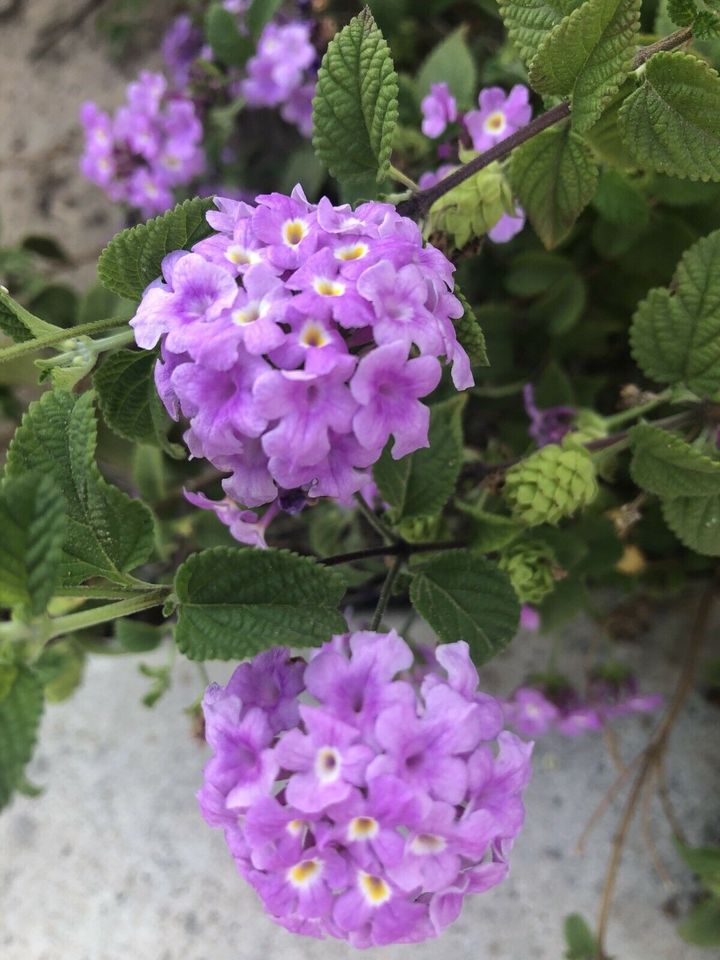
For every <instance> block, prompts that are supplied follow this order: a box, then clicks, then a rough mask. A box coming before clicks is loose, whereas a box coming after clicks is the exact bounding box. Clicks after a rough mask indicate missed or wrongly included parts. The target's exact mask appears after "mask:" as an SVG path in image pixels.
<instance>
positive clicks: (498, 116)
mask: <svg viewBox="0 0 720 960" xmlns="http://www.w3.org/2000/svg"><path fill="white" fill-rule="evenodd" d="M478 104H479V106H480V109H479V110H470V111H469V112H468V113H466V114H465V116H464V117H463V122H464V124H465V127H466V129H467V131H468V133H469V134H470V136H471V138H472V142H473V147H474V149H475V150H478V151H480V152H482V151H484V150H489V149H490V147H492V146H493V145H494V144H496V143H499V142H500V141H501V140H505V139H506V138H507V137H509V136H510V135H511V134H513V133H515V132H516V131H517V130H519V129H520V127H523V126H525V124H526V123H528V122H529V121H530V117H531V116H532V107H531V106H530V91H529V90H528V88H527V87H526V86H524V85H523V84H521V83H516V84H515V86H514V87H513V88H512V90H511V91H510V93H508V94H506V93H505V91H504V90H503V89H502V88H501V87H486V88H485V89H484V90H481V91H480V95H479V96H478Z"/></svg>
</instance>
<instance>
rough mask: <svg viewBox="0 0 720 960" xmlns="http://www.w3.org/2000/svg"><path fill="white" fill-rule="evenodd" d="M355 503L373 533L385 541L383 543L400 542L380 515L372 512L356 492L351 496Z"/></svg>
mask: <svg viewBox="0 0 720 960" xmlns="http://www.w3.org/2000/svg"><path fill="white" fill-rule="evenodd" d="M353 499H354V500H355V503H356V504H357V507H358V510H359V511H360V513H361V514H362V515H363V517H364V518H365V520H366V521H367V523H368V525H369V526H371V527H372V528H373V530H374V531H375V533H377V534H378V536H379V537H380V538H381V539H382V540H384V541H385V543H400V542H401V538H400V537H398V536H397V535H396V534H394V533H393V532H392V530H391V529H390V527H388V526H387V524H386V523H384V522H383V521H382V520H381V519H380V517H378V516H377V515H376V514H375V513H373V511H372V509H371V508H370V507H369V506H368V504H367V503H366V502H365V500H364V499H363V496H362V494H360V493H356V494H355V495H354V497H353Z"/></svg>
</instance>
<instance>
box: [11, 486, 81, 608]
mask: <svg viewBox="0 0 720 960" xmlns="http://www.w3.org/2000/svg"><path fill="white" fill-rule="evenodd" d="M0 531H2V533H1V534H0V606H5V607H19V608H20V610H21V611H22V612H27V613H28V614H30V615H32V616H37V615H39V614H41V613H42V612H43V611H44V610H45V609H46V608H47V605H48V603H49V601H50V598H51V597H52V595H53V593H54V591H55V587H56V585H57V581H58V577H59V573H60V560H61V553H62V544H63V540H64V537H65V499H64V497H63V494H62V491H61V490H60V488H59V487H58V486H57V484H56V483H55V481H54V480H53V478H52V477H50V476H40V477H36V476H24V477H19V478H17V479H15V480H9V481H7V482H6V483H5V484H3V486H2V487H0Z"/></svg>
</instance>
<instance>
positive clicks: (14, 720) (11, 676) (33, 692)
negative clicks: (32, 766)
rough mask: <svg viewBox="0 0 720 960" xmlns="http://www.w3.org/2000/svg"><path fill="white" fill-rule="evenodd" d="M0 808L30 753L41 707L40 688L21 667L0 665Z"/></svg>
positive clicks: (17, 782) (14, 787)
mask: <svg viewBox="0 0 720 960" xmlns="http://www.w3.org/2000/svg"><path fill="white" fill-rule="evenodd" d="M0 688H2V689H4V690H5V691H6V692H5V695H4V696H3V697H2V699H0V809H2V808H3V807H4V806H5V805H6V804H7V802H8V800H9V799H10V796H11V794H12V792H13V790H15V789H16V788H17V787H18V786H19V784H20V782H21V780H22V779H23V771H24V769H25V765H26V764H27V762H28V761H29V760H30V757H31V756H32V752H33V749H34V748H35V740H36V738H37V730H38V726H39V725H40V717H41V716H42V709H43V689H42V685H41V684H40V682H39V681H38V680H37V679H36V677H34V676H33V674H32V673H31V672H30V670H28V669H27V667H25V666H7V665H5V666H0Z"/></svg>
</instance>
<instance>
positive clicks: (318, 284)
mask: <svg viewBox="0 0 720 960" xmlns="http://www.w3.org/2000/svg"><path fill="white" fill-rule="evenodd" d="M313 286H314V287H315V292H316V293H319V294H320V296H321V297H341V296H342V295H343V294H344V293H345V284H344V283H339V282H338V281H337V280H327V279H325V278H324V277H318V278H317V279H316V280H315V282H314V283H313Z"/></svg>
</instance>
